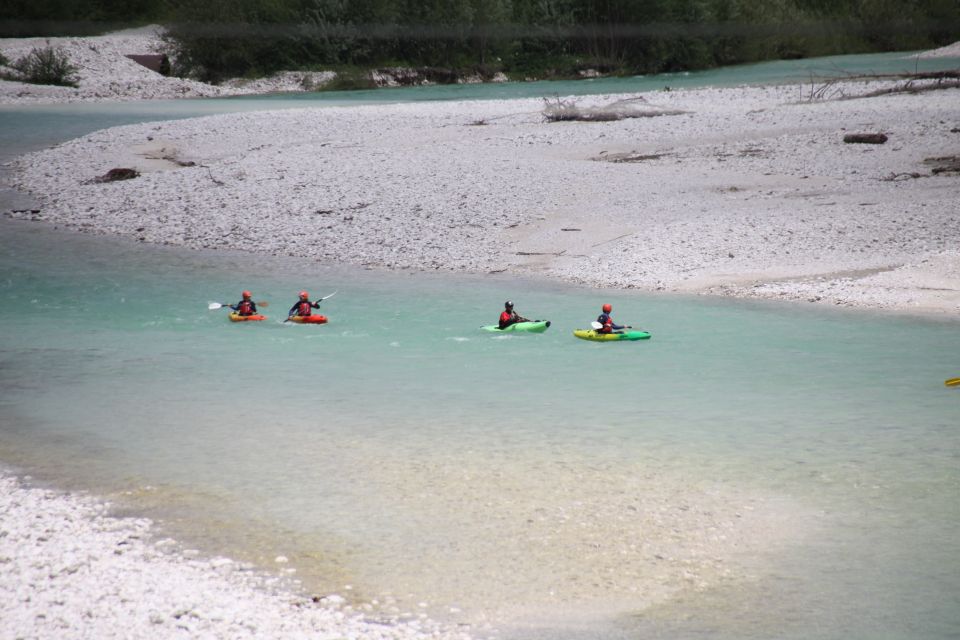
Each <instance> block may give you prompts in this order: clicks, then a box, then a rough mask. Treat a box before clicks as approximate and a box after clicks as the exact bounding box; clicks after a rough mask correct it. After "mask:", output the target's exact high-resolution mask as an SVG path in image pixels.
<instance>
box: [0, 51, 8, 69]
mask: <svg viewBox="0 0 960 640" xmlns="http://www.w3.org/2000/svg"><path fill="white" fill-rule="evenodd" d="M9 66H10V61H9V60H8V59H7V56H5V55H3V54H2V53H0V67H9Z"/></svg>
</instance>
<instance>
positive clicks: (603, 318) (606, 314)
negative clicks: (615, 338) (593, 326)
mask: <svg viewBox="0 0 960 640" xmlns="http://www.w3.org/2000/svg"><path fill="white" fill-rule="evenodd" d="M611 311H613V305H611V304H610V303H607V304H605V305H603V313H601V314H600V315H599V316H597V322H599V323H600V324H602V325H603V326H602V327H600V328H599V329H597V333H623V330H624V329H632V328H633V327H631V326H629V325H627V326H624V325H619V324H615V323H614V322H613V318H611V317H610V312H611Z"/></svg>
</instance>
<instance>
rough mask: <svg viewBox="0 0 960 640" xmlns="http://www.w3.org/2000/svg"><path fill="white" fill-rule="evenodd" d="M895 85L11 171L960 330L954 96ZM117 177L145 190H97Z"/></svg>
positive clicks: (493, 111) (170, 222)
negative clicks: (948, 324) (883, 312)
mask: <svg viewBox="0 0 960 640" xmlns="http://www.w3.org/2000/svg"><path fill="white" fill-rule="evenodd" d="M931 82H932V84H934V85H935V84H936V81H931ZM920 86H922V83H919V84H918V83H916V82H913V83H911V91H912V90H913V89H916V88H918V87H920ZM897 88H898V85H897V83H896V82H894V81H874V82H859V81H848V82H837V83H835V82H826V83H824V84H822V85H819V87H818V86H817V85H810V86H803V85H796V86H790V85H780V86H775V87H754V88H748V87H739V88H725V89H698V90H690V91H669V92H663V91H660V92H655V93H646V94H639V95H629V96H623V95H621V96H594V97H591V98H584V99H582V100H581V101H580V103H579V104H578V105H577V106H578V108H587V109H589V108H591V107H597V106H602V105H604V104H609V103H611V102H613V101H616V100H621V101H622V100H626V101H627V102H624V103H622V104H624V105H626V107H627V110H628V111H633V115H635V116H638V117H629V118H627V119H624V120H619V121H612V122H554V123H551V122H546V121H545V117H544V113H543V110H544V102H543V101H542V100H512V101H492V100H491V101H484V102H446V103H410V104H397V105H381V106H363V107H349V108H336V107H334V108H324V109H320V110H309V109H307V110H303V109H296V110H288V111H282V112H280V111H277V112H261V113H243V114H229V115H221V116H213V117H210V118H204V119H197V120H181V121H176V122H167V123H161V124H152V125H140V126H131V127H122V128H118V129H112V130H108V131H102V132H99V133H96V134H93V135H90V136H86V137H84V138H83V139H80V140H76V141H73V142H70V143H67V144H64V145H61V146H59V147H57V148H55V149H52V150H48V151H43V152H40V153H36V154H31V155H30V156H27V157H26V158H24V159H23V160H21V161H20V162H19V163H18V171H19V178H18V185H19V186H20V187H21V188H22V189H25V190H27V191H29V192H31V193H33V194H35V195H36V196H37V197H38V198H39V199H40V200H41V202H42V207H41V210H40V211H39V212H38V213H35V214H33V213H29V212H27V213H19V214H16V215H17V216H18V217H28V218H32V219H37V220H44V221H47V222H49V223H54V224H63V225H67V226H69V227H73V228H78V229H82V230H85V231H92V232H98V233H117V234H122V235H127V236H131V237H134V238H137V239H140V240H142V241H144V242H156V243H164V244H167V243H169V244H182V245H186V246H190V247H198V248H200V247H204V248H219V247H224V248H226V247H229V248H234V249H241V250H245V251H254V252H266V253H274V254H281V255H288V254H289V255H303V256H309V257H310V258H311V259H314V260H322V261H331V262H347V263H352V264H357V265H368V266H377V267H384V268H389V269H441V270H451V271H466V272H497V273H499V272H507V273H517V274H529V273H534V274H539V275H545V276H547V277H555V278H560V279H563V280H568V281H573V282H578V283H584V284H590V285H595V286H604V287H621V288H637V289H647V290H660V291H678V292H700V293H712V294H723V295H734V296H742V297H762V298H777V299H790V300H798V301H809V302H815V303H819V304H839V305H850V306H861V307H869V308H879V309H897V310H904V311H914V312H944V313H955V312H956V311H957V310H958V309H960V254H958V252H957V249H956V247H957V246H960V237H958V235H957V234H958V233H960V231H958V230H960V219H958V218H957V212H956V207H955V203H956V202H957V201H958V200H960V181H958V176H957V171H956V169H955V168H953V167H955V164H954V163H955V162H956V156H955V153H956V148H955V144H954V141H955V140H956V137H957V136H958V135H960V134H958V133H957V130H960V122H958V121H957V120H956V116H957V113H956V108H955V105H956V102H957V99H958V92H960V89H946V90H931V91H922V92H919V93H915V92H911V93H896V92H894V93H885V92H888V91H896V89H897ZM855 96H862V97H859V98H857V99H850V98H852V97H855ZM841 98H843V99H841ZM557 104H558V105H560V104H563V103H562V102H558V103H557ZM566 104H571V105H572V104H573V102H572V101H567V103H566ZM671 114H672V115H671ZM851 133H868V134H869V133H872V134H875V135H880V134H882V136H884V137H885V138H886V139H887V142H886V143H885V144H856V143H854V144H849V143H846V142H844V138H845V136H846V135H847V134H851ZM115 167H129V168H133V169H136V170H137V171H139V172H141V173H142V175H141V176H140V177H139V178H136V179H133V180H127V181H122V182H111V183H104V184H94V183H92V182H91V181H93V180H94V179H95V178H97V177H98V176H102V175H104V174H105V173H106V172H107V171H108V170H110V169H112V168H115Z"/></svg>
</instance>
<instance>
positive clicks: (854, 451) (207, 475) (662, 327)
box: [0, 221, 960, 638]
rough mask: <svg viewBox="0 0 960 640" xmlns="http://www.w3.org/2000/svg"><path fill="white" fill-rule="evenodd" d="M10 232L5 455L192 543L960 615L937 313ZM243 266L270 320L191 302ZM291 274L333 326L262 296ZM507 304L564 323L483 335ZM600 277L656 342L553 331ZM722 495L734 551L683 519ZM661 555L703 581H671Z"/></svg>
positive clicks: (924, 630) (585, 305) (880, 621)
mask: <svg viewBox="0 0 960 640" xmlns="http://www.w3.org/2000/svg"><path fill="white" fill-rule="evenodd" d="M2 232H3V233H2V240H0V242H2V259H0V273H2V274H3V278H2V281H0V291H2V292H3V294H4V295H3V297H4V301H5V304H4V307H3V309H2V311H0V318H2V324H3V327H4V332H3V336H2V338H0V372H2V373H0V376H2V377H0V385H2V388H3V389H4V394H3V398H4V399H3V402H2V404H0V417H2V423H0V424H2V429H0V459H2V460H4V461H6V462H7V463H9V464H13V465H15V466H16V467H18V468H21V469H25V470H28V471H30V472H32V473H34V474H36V475H37V476H38V477H41V478H44V479H46V480H47V481H50V482H54V483H56V484H58V485H63V486H70V487H79V488H85V489H90V490H93V491H96V492H98V493H105V494H108V495H111V496H115V497H116V499H118V500H119V501H120V505H121V506H122V507H124V508H127V509H131V510H132V511H135V512H138V513H141V512H146V513H148V514H150V515H152V516H154V517H157V518H159V519H161V520H162V521H163V522H164V523H165V527H166V528H167V529H168V530H169V531H170V532H171V533H174V534H176V535H178V536H179V537H181V538H183V539H186V540H188V541H189V542H191V543H195V544H198V545H200V546H201V547H203V548H205V549H206V550H208V551H219V552H224V551H226V552H230V553H232V554H234V555H237V556H239V557H243V558H247V559H252V560H254V561H258V562H260V563H261V565H263V566H267V567H271V566H274V565H273V562H272V561H273V559H274V558H275V557H276V556H277V555H284V556H286V557H288V558H290V560H291V565H290V566H293V567H294V568H296V569H297V570H298V576H299V577H300V578H302V579H303V580H304V581H305V582H306V585H307V588H308V589H312V590H314V591H320V592H323V591H324V590H339V591H341V592H342V590H343V587H344V585H346V584H349V585H350V586H351V587H353V590H354V592H355V593H356V594H357V596H358V598H359V599H360V600H361V601H364V600H368V599H371V598H377V599H380V600H381V601H384V600H386V599H387V598H389V597H391V596H392V597H393V598H395V599H396V600H397V606H398V607H400V608H401V609H402V608H404V607H406V608H413V609H416V608H417V606H418V605H419V603H421V602H424V603H425V604H426V605H427V606H426V607H424V608H425V609H427V610H429V611H430V612H431V613H433V614H434V615H440V616H444V615H448V614H449V612H450V608H451V607H455V608H456V609H459V610H460V611H459V612H455V615H454V618H461V617H462V618H464V619H468V620H470V621H473V622H476V621H477V620H479V619H483V617H484V615H489V616H490V617H491V618H493V619H494V620H495V621H498V622H502V621H504V620H505V621H507V622H506V623H505V624H506V625H507V627H508V628H509V625H510V624H511V623H512V622H511V621H513V622H516V621H517V620H520V621H522V623H523V624H529V625H532V628H533V629H540V628H542V627H543V625H544V624H545V622H544V620H545V619H546V620H554V621H559V622H556V624H558V625H559V626H560V627H562V629H550V628H549V624H547V628H548V631H543V632H542V636H543V637H564V636H570V637H576V630H577V629H586V631H585V633H586V634H587V635H590V633H591V632H593V633H596V630H597V629H598V628H604V629H606V632H605V633H606V634H607V635H619V634H615V633H614V631H613V629H616V630H618V631H620V632H623V634H624V637H633V636H634V634H638V635H639V637H649V636H650V635H653V636H656V634H657V633H662V634H663V635H664V636H665V637H675V634H676V633H679V632H680V631H682V632H683V633H690V634H696V633H700V632H702V633H705V634H709V635H711V637H768V636H769V635H770V634H771V633H774V634H775V635H777V636H779V637H801V636H802V637H837V636H838V635H839V634H841V633H843V634H852V635H861V636H863V635H871V636H874V635H883V636H885V637H931V638H933V637H946V636H948V635H951V633H953V632H955V631H956V630H957V629H958V625H960V616H958V614H957V611H960V608H958V607H957V606H956V605H957V602H956V600H957V594H960V588H958V587H960V571H958V569H960V566H958V563H960V561H958V560H957V558H960V554H958V551H960V548H958V547H960V544H958V541H957V539H956V536H955V531H956V530H957V526H958V525H960V508H958V501H957V500H956V497H957V489H958V481H960V465H958V464H957V463H958V457H960V446H958V445H960V435H958V429H957V425H958V423H960V420H958V418H960V394H957V393H956V392H955V391H954V390H953V389H948V388H946V387H944V386H943V380H944V379H945V378H948V377H952V376H954V375H956V374H957V371H956V367H957V366H958V361H960V333H958V330H957V329H958V327H957V325H956V324H952V323H938V322H931V321H922V320H915V319H907V318H903V317H878V316H872V315H865V314H853V313H839V312H822V311H815V310H810V309H798V308H795V307H781V306H777V305H757V304H744V303H731V302H723V301H707V300H701V299H691V298H683V297H672V296H638V295H630V294H629V293H623V292H616V293H611V292H602V293H600V292H596V291H591V290H584V289H576V288H568V287H562V286H558V285H552V284H545V283H537V282H525V281H513V280H505V279H500V278H497V277H488V278H482V277H477V278H463V277H458V278H452V277H445V276H438V275H431V274H385V273H380V272H373V271H351V270H330V269H327V268H324V267H322V266H319V265H310V264H304V263H303V262H298V261H292V260H290V261H287V260H282V259H268V258H260V257H255V258H253V259H249V260H248V259H246V258H245V257H244V256H240V255H235V254H224V253H218V254H210V253H202V252H197V253H191V252H186V251H182V250H176V249H165V248H158V247H145V246H142V245H137V244H133V243H127V242H125V241H118V240H109V239H105V238H97V237H84V236H77V235H73V234H69V233H59V232H55V231H51V230H49V229H46V228H44V227H39V226H35V225H30V224H26V223H15V222H12V221H5V222H3V225H2ZM53 245H55V246H56V247H57V251H56V253H55V254H54V255H51V251H50V247H51V246H53ZM240 286H245V287H249V288H251V289H252V290H253V291H254V297H255V298H257V299H261V300H267V301H269V302H270V303H271V305H270V306H269V307H268V313H269V314H270V315H271V316H272V317H271V318H270V320H269V321H267V322H264V323H262V324H256V325H253V324H251V325H237V324H231V323H229V322H227V321H226V318H225V317H224V312H223V311H208V310H207V308H206V303H207V302H208V301H213V300H219V301H231V300H232V299H233V298H235V297H237V293H238V292H237V291H236V290H237V289H238V288H239V287H240ZM302 286H309V288H310V291H311V293H314V294H315V295H316V294H326V293H330V292H331V291H334V290H337V291H338V294H337V295H336V296H335V297H334V298H332V299H330V300H328V301H327V302H324V303H323V305H324V311H325V312H326V313H327V314H328V315H329V316H330V318H331V322H330V324H328V325H326V326H316V327H306V326H290V325H289V324H287V325H285V324H283V323H282V322H280V321H279V320H278V318H281V317H282V316H283V313H282V312H283V310H284V309H285V308H286V306H287V305H288V304H292V302H293V300H294V299H295V295H296V291H297V289H298V288H299V287H302ZM505 297H512V298H514V299H515V300H516V302H517V306H518V309H519V310H520V311H521V312H523V313H526V314H530V315H535V316H538V317H546V318H550V319H552V320H553V321H554V326H552V327H551V328H550V330H549V331H547V332H546V333H545V334H542V335H520V336H509V337H505V336H496V335H490V334H487V333H483V332H480V331H479V330H478V329H477V327H479V325H480V324H482V323H486V322H488V321H491V319H492V318H494V317H495V316H496V314H497V313H498V308H499V306H500V305H501V304H502V299H503V298H505ZM603 300H610V301H612V302H613V304H614V308H615V312H616V313H615V317H617V318H618V319H620V320H621V321H629V322H632V323H635V324H638V325H642V326H643V327H644V328H646V329H649V330H651V331H652V332H653V334H654V338H653V339H652V340H650V341H649V342H640V343H624V344H597V343H589V342H584V341H580V340H576V339H574V338H573V337H572V335H571V333H570V332H571V331H572V329H573V328H576V327H577V326H580V325H584V324H586V323H588V322H589V321H590V320H591V319H592V318H593V316H594V315H595V313H596V307H598V306H599V303H600V302H601V301H603ZM125 492H127V493H126V494H125ZM637 500H639V501H640V502H637V503H636V504H637V505H638V506H639V508H640V510H641V511H642V512H649V511H651V510H656V509H659V510H661V511H662V513H663V521H664V522H665V523H666V524H665V525H664V526H665V527H666V528H665V529H663V530H659V529H657V528H656V527H655V526H654V524H653V522H652V521H650V522H646V521H644V522H637V523H636V526H634V525H633V524H631V522H630V521H626V522H625V521H624V514H627V515H629V516H631V517H634V516H636V511H633V512H631V511H629V509H630V506H631V501H637ZM684 505H688V506H690V505H692V510H693V511H695V512H699V513H703V514H708V515H696V516H692V515H690V516H688V515H687V514H684V513H678V514H677V517H683V518H687V517H689V518H691V519H689V520H675V521H674V520H670V518H672V517H674V516H673V515H671V514H672V513H674V510H675V509H679V508H681V507H683V506H684ZM751 505H752V506H751ZM744 508H747V509H755V510H756V513H757V514H760V515H758V517H757V518H755V519H754V520H751V521H750V522H749V523H748V522H747V521H746V520H745V521H744V524H743V525H742V528H735V529H731V530H730V531H728V532H727V535H729V536H730V540H731V541H737V544H743V545H744V546H745V547H746V548H747V549H748V550H749V551H750V554H751V557H740V555H739V554H738V552H737V549H734V548H730V545H727V544H725V543H723V542H718V543H716V544H714V543H710V542H709V541H708V540H707V538H704V537H702V536H701V535H700V534H702V533H704V532H705V531H706V529H708V528H709V527H711V526H721V524H722V522H726V521H727V520H731V519H733V518H734V517H735V516H734V512H735V511H739V512H743V509H744ZM636 517H639V516H636ZM736 517H739V516H736ZM577 519H580V520H582V521H581V522H578V523H576V526H573V525H571V522H573V521H576V520H577ZM534 521H536V522H534ZM650 527H653V528H650ZM671 527H673V528H678V529H679V528H687V529H689V531H680V530H678V531H673V530H669V529H670V528H671ZM754 528H755V529H756V530H754ZM501 534H505V535H503V536H502V537H500V535H501ZM623 536H627V537H630V536H636V538H635V541H636V542H637V543H638V544H641V543H642V545H648V546H649V547H650V551H649V553H647V555H646V556H645V557H644V560H643V562H640V561H639V560H637V561H636V562H634V560H636V558H633V559H632V557H631V556H625V555H624V553H626V552H625V551H624V548H623V547H622V545H620V544H619V542H618V537H623ZM668 542H669V544H667V543H668ZM658 545H659V546H658ZM670 545H673V546H670ZM581 547H582V549H581ZM588 548H589V549H591V551H590V553H591V554H593V555H592V557H590V558H589V561H582V558H578V557H577V556H576V554H577V553H583V552H584V550H586V549H588ZM644 548H646V547H644ZM668 548H669V549H670V551H669V553H673V554H674V555H675V557H676V559H677V560H676V562H677V563H679V562H680V558H686V559H688V560H689V562H688V563H687V564H686V565H684V566H685V567H687V568H689V569H690V571H691V572H692V573H693V574H696V575H697V576H699V578H698V579H702V581H705V582H706V584H705V585H702V586H701V587H699V589H698V590H694V591H693V592H691V593H687V592H685V591H681V593H684V594H686V595H684V596H683V597H681V598H679V599H677V600H671V599H666V596H667V595H670V594H667V593H661V591H659V589H660V588H661V587H663V585H662V584H661V585H657V584H653V582H655V581H653V580H652V578H654V577H656V578H657V579H658V580H663V581H666V583H668V584H669V585H670V587H671V589H673V587H677V588H678V589H679V587H678V586H677V585H680V586H682V579H681V576H680V574H679V573H678V571H679V565H677V566H670V565H669V561H670V559H671V557H670V556H665V558H666V559H665V560H664V562H666V563H667V564H668V566H667V567H666V568H662V569H657V568H655V567H648V566H647V560H650V557H649V556H650V554H652V553H653V550H659V551H658V553H660V555H663V554H666V553H668V551H663V550H664V549H668ZM691 549H696V550H697V553H688V552H690V550H691ZM701 552H702V553H701ZM644 553H645V552H642V551H636V553H635V555H636V556H643V555H644ZM685 554H686V555H685ZM697 554H699V555H697ZM491 558H496V560H495V561H491ZM698 558H699V559H703V558H720V559H721V560H722V562H723V563H725V565H724V566H725V568H727V569H728V570H729V572H730V573H729V575H727V576H726V577H720V576H718V575H716V572H712V571H711V570H709V567H706V566H705V565H703V564H702V563H699V564H698V562H699V560H698ZM286 566H287V565H282V567H286ZM596 568H602V570H603V571H606V572H607V573H605V574H603V575H601V574H600V573H597V574H592V573H591V571H593V570H594V569H596ZM627 568H629V570H630V571H632V572H634V573H629V575H626V574H624V573H623V571H626V569H627ZM576 572H582V573H581V574H577V575H573V573H576ZM578 580H581V581H582V582H583V584H578ZM631 587H633V588H635V589H638V590H639V591H640V592H643V594H645V596H644V597H645V598H647V599H644V598H636V600H632V599H631V597H632V596H635V595H636V591H630V589H631ZM548 592H553V595H552V596H548V595H547V593H548ZM671 593H672V592H671ZM384 594H389V595H384ZM641 601H642V602H641ZM648 601H654V602H656V603H657V604H656V606H654V607H653V608H652V609H649V610H647V611H646V613H642V612H641V613H638V615H636V616H629V615H627V616H625V617H617V616H614V617H613V618H611V617H610V616H609V615H608V614H610V611H608V610H607V608H608V607H609V606H612V605H620V606H622V607H625V608H626V610H627V611H629V610H631V609H636V610H637V611H639V610H640V609H641V608H642V605H643V604H646V603H647V602H648ZM571 604H576V605H578V606H579V607H580V609H578V611H580V615H578V616H574V617H572V618H569V619H568V618H564V617H562V616H560V614H559V610H558V607H560V609H562V610H567V608H568V607H569V606H570V605H571ZM601 614H603V615H601ZM498 616H500V617H499V618H498ZM598 616H599V619H598ZM545 617H546V618H545ZM600 620H605V622H601V621H600ZM611 620H613V621H611ZM608 624H609V625H612V628H607V626H606V625H608ZM522 629H523V630H522V631H521V632H518V634H519V635H518V637H531V636H534V635H537V634H538V632H536V631H534V630H532V629H531V628H530V627H526V626H525V627H522ZM817 630H819V631H817ZM508 635H509V634H508Z"/></svg>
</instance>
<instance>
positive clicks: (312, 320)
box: [287, 315, 327, 324]
mask: <svg viewBox="0 0 960 640" xmlns="http://www.w3.org/2000/svg"><path fill="white" fill-rule="evenodd" d="M287 320H289V321H290V322H296V323H297V324H326V323H327V316H320V315H313V316H290V317H289V318H287Z"/></svg>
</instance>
